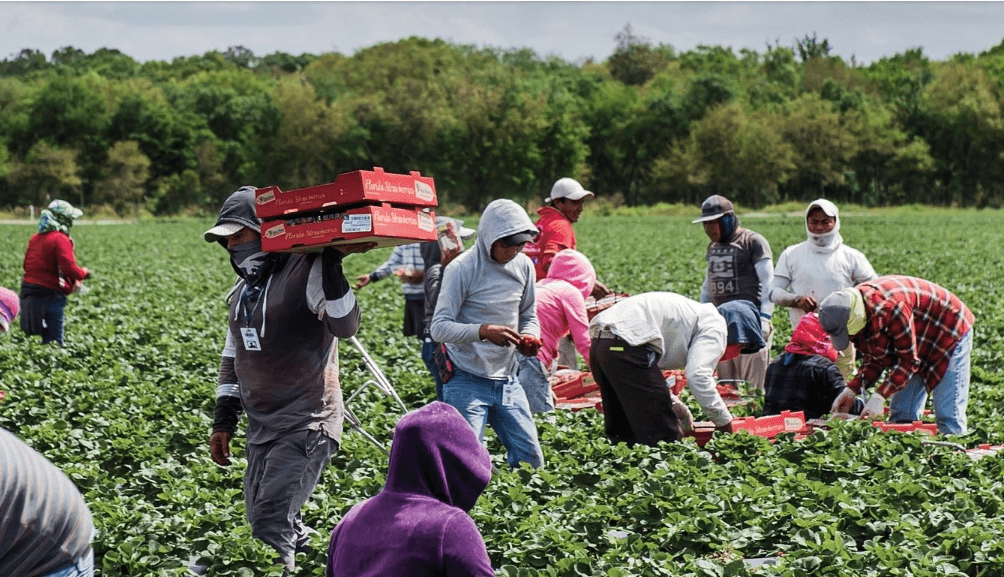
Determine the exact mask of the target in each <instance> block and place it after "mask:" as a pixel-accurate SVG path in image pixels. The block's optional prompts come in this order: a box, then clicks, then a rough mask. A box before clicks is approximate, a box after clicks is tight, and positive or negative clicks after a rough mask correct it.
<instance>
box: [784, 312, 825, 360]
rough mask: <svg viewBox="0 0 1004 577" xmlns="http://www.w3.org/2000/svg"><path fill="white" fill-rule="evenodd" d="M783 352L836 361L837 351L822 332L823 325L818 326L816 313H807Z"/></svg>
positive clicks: (799, 322) (823, 331)
mask: <svg viewBox="0 0 1004 577" xmlns="http://www.w3.org/2000/svg"><path fill="white" fill-rule="evenodd" d="M784 350H785V351H787V352H789V353H796V354H799V355H820V356H823V357H826V358H828V359H830V360H831V361H836V360H837V349H835V348H833V343H831V342H830V335H828V334H826V331H825V330H823V325H821V324H819V317H817V316H816V313H808V314H805V315H803V316H802V320H800V321H798V326H797V327H795V332H794V333H792V335H791V342H790V343H788V346H786V347H784Z"/></svg>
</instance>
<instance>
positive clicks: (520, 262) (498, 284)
mask: <svg viewBox="0 0 1004 577" xmlns="http://www.w3.org/2000/svg"><path fill="white" fill-rule="evenodd" d="M536 234H537V229H536V228H534V226H533V222H531V221H530V217H529V216H527V214H526V211H525V210H523V208H522V207H521V206H519V205H518V204H516V203H515V202H513V201H511V200H506V199H499V200H495V201H493V202H492V203H490V204H489V205H488V206H487V207H486V208H485V210H484V213H482V215H481V221H480V222H479V223H478V239H477V242H476V243H475V245H474V248H473V249H472V250H468V251H466V252H464V253H463V254H461V255H460V256H458V257H457V258H456V259H455V260H454V261H453V262H452V263H451V264H450V266H449V267H447V268H446V269H445V271H444V272H443V279H442V284H441V285H440V292H439V300H438V301H437V303H436V312H435V313H434V314H433V316H432V330H431V335H432V339H433V340H434V341H436V342H438V343H444V345H445V351H446V354H447V355H448V356H449V360H450V361H451V363H452V367H453V374H452V375H450V376H449V377H448V379H444V380H443V381H444V382H443V400H444V401H445V402H446V403H447V404H449V405H452V406H453V407H455V408H456V409H457V410H458V411H460V414H461V415H463V417H464V419H466V420H467V422H468V423H469V424H470V425H471V428H473V429H474V432H475V433H477V435H478V440H479V441H481V442H484V431H485V425H486V424H490V425H491V426H492V428H493V429H494V430H495V433H496V434H498V436H499V439H500V440H501V441H502V444H503V445H505V447H506V449H507V451H508V454H507V456H506V459H507V460H508V462H509V465H510V466H512V467H516V466H518V465H519V462H520V461H524V462H526V463H529V464H530V465H532V466H534V467H540V466H542V465H543V464H544V455H543V452H542V451H541V450H540V442H539V441H538V440H537V427H536V425H535V424H534V422H533V416H532V415H531V414H530V404H529V402H528V401H527V398H526V393H525V392H524V391H523V387H521V386H520V384H519V378H518V376H517V368H518V362H517V358H516V350H517V349H519V352H520V353H522V354H524V355H526V356H533V355H536V354H537V351H538V349H539V347H540V345H539V340H538V339H539V337H540V325H539V324H538V321H537V313H536V311H535V293H534V281H535V275H534V270H533V263H532V262H530V259H529V258H528V257H527V256H526V255H524V254H522V250H523V247H524V246H525V245H526V243H528V242H530V241H531V240H532V239H533V237H534V235H536ZM527 337H529V338H527Z"/></svg>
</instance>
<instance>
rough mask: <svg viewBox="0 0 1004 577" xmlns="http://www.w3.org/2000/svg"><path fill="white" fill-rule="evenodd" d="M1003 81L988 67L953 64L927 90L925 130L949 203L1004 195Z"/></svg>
mask: <svg viewBox="0 0 1004 577" xmlns="http://www.w3.org/2000/svg"><path fill="white" fill-rule="evenodd" d="M1002 104H1004V101H1002V100H1001V99H1000V98H999V97H998V96H997V87H996V85H995V83H994V82H993V81H991V80H990V78H989V77H988V76H987V73H986V71H985V70H984V69H983V68H980V67H977V66H974V65H965V64H959V63H956V64H950V65H947V66H945V67H944V68H943V69H942V70H941V71H940V73H939V74H938V76H937V79H936V80H935V81H934V82H932V83H931V84H929V85H928V86H927V87H926V88H925V90H924V92H923V94H922V95H921V105H922V107H923V110H924V111H925V114H924V119H925V122H924V123H923V125H922V126H923V128H922V129H921V135H922V136H923V137H924V138H925V140H926V141H927V142H928V144H929V145H930V146H931V155H932V156H933V157H934V158H935V160H936V162H937V170H938V173H939V175H938V178H939V180H940V181H941V182H942V183H943V184H946V185H947V193H948V194H949V195H950V196H948V197H943V198H941V199H940V200H941V201H942V202H944V203H946V204H949V203H951V204H961V205H963V206H972V205H974V204H982V203H985V202H986V201H987V200H988V199H989V198H990V197H997V198H1004V185H1002V184H1001V182H1002V180H1004V170H1002V169H1001V159H1002V158H1004V157H1002V154H1004V118H1002V113H1001V112H1002Z"/></svg>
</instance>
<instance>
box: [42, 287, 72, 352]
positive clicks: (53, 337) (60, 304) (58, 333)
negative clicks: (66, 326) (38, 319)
mask: <svg viewBox="0 0 1004 577" xmlns="http://www.w3.org/2000/svg"><path fill="white" fill-rule="evenodd" d="M64 308H66V295H62V294H59V295H53V296H51V297H50V298H49V306H48V307H46V309H45V315H44V316H43V317H42V344H43V345H44V344H46V343H51V342H57V343H59V345H60V346H62V345H63V309H64Z"/></svg>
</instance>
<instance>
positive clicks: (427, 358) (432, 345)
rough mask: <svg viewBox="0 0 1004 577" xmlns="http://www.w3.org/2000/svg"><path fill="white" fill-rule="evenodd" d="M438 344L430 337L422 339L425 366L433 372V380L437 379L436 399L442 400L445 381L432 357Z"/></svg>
mask: <svg viewBox="0 0 1004 577" xmlns="http://www.w3.org/2000/svg"><path fill="white" fill-rule="evenodd" d="M438 346H439V343H437V342H436V341H434V340H432V339H431V338H429V337H425V338H424V339H422V362H424V363H425V368H427V369H429V372H430V373H432V380H434V381H436V400H437V401H440V402H442V401H443V381H440V380H439V370H438V369H436V361H435V360H434V359H433V358H432V353H433V352H434V351H435V350H436V347H438Z"/></svg>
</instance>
